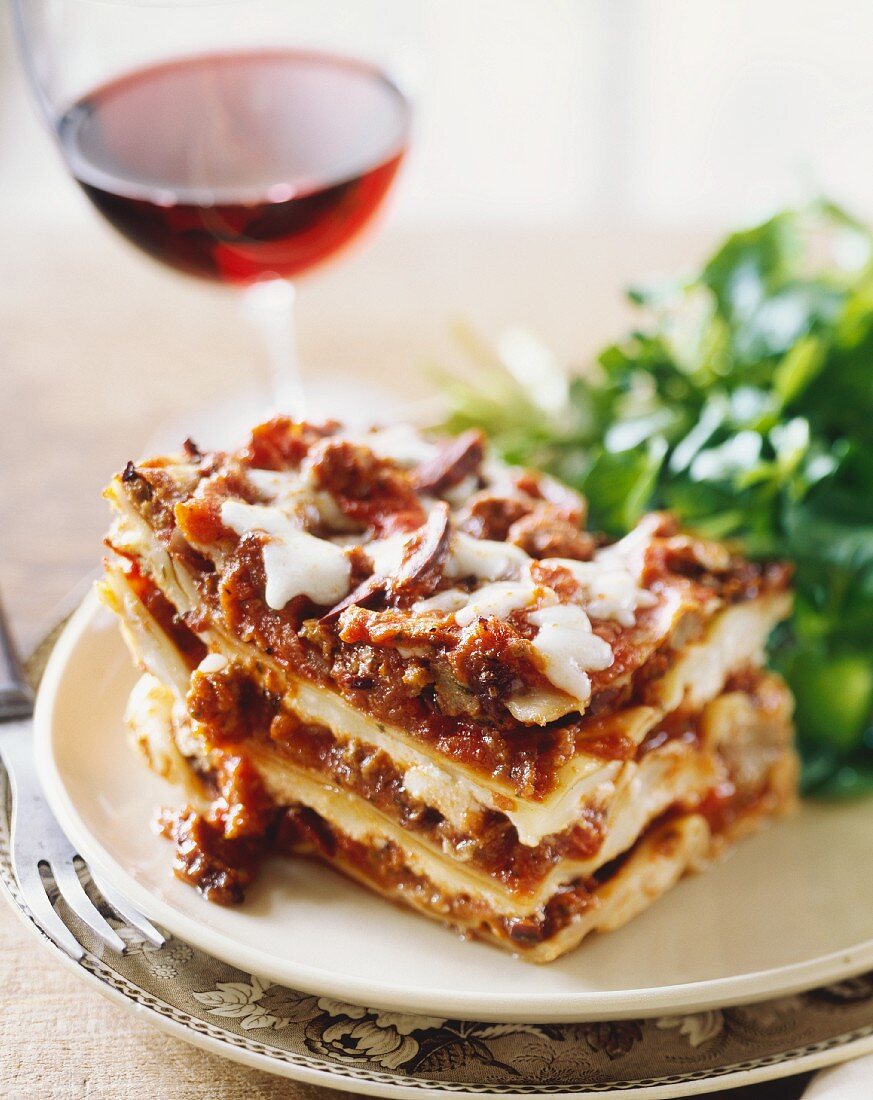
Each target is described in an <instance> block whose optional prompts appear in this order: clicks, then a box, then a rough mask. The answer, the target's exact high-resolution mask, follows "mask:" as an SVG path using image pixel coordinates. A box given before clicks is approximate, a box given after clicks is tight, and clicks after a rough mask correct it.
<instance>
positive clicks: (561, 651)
mask: <svg viewBox="0 0 873 1100" xmlns="http://www.w3.org/2000/svg"><path fill="white" fill-rule="evenodd" d="M528 621H529V622H530V623H531V624H532V625H533V626H536V627H538V628H539V629H538V630H537V632H536V635H535V636H534V639H533V646H534V648H535V649H536V650H537V652H538V653H539V654H540V655H541V656H542V658H543V663H544V665H545V669H544V671H545V674H546V678H547V679H548V680H549V682H550V683H552V684H554V685H555V687H557V688H560V689H561V691H565V692H566V693H567V694H568V695H570V696H572V697H573V698H574V699H578V700H579V702H580V703H583V704H584V703H587V702H588V700H589V699H590V698H591V677H590V676H589V675H588V673H589V672H600V671H602V670H603V669H605V668H609V666H610V665H611V664H612V662H613V660H614V656H613V652H612V648H611V646H610V645H609V644H608V643H607V642H605V641H604V640H603V639H602V638H599V637H598V636H597V635H596V634H595V633H594V632H593V631H592V629H591V620H590V619H589V618H588V616H587V615H586V613H585V611H584V610H583V609H582V608H581V607H579V606H578V605H576V604H558V605H557V606H555V607H544V608H541V609H540V610H539V611H532V612H531V613H530V614H529V615H528Z"/></svg>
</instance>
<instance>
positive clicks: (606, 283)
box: [0, 219, 800, 1100]
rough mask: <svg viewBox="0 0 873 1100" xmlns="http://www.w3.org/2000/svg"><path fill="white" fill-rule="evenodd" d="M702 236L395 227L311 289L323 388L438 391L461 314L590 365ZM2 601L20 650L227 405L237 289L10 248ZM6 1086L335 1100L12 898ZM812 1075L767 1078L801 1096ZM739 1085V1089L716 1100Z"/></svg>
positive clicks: (307, 317)
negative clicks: (165, 447)
mask: <svg viewBox="0 0 873 1100" xmlns="http://www.w3.org/2000/svg"><path fill="white" fill-rule="evenodd" d="M705 240H706V239H705V238H701V237H699V236H694V235H685V236H682V235H676V234H670V235H669V236H668V235H652V234H648V235H643V234H630V233H624V234H622V233H606V232H602V231H599V232H591V233H582V232H580V231H578V230H577V231H575V232H572V233H566V232H557V231H548V232H546V231H542V230H540V231H533V230H529V231H527V230H519V229H513V230H511V231H508V230H502V229H496V228H495V229H491V230H485V229H481V228H480V229H476V230H472V229H471V230H462V229H453V230H451V231H447V230H445V229H442V228H434V229H431V230H429V231H424V230H420V231H416V232H411V231H403V232H402V233H401V232H399V231H395V232H394V233H391V232H388V233H385V234H384V235H383V236H382V237H380V238H379V239H377V240H375V241H374V242H372V243H371V244H370V246H369V247H367V248H366V249H364V250H362V251H361V252H360V253H358V254H357V255H355V256H353V257H350V258H349V259H347V260H346V261H344V262H343V263H342V264H340V265H338V266H337V267H336V268H334V269H332V270H329V271H328V272H326V273H325V274H323V275H321V276H319V277H318V278H317V279H315V280H313V281H312V282H311V283H310V284H308V285H306V286H305V287H304V289H303V291H302V293H301V298H300V306H299V313H300V318H299V321H300V335H301V349H302V355H303V360H304V363H305V365H306V368H307V373H308V375H309V377H310V378H312V379H316V380H324V379H325V378H330V377H331V376H332V375H333V374H337V375H340V376H346V377H354V378H355V379H357V380H359V381H361V382H364V383H372V384H373V385H379V384H381V385H387V386H389V387H390V389H391V392H392V394H393V395H394V396H395V397H399V398H410V399H415V398H421V397H423V396H426V395H427V394H428V390H429V386H428V381H427V376H426V372H425V368H426V367H427V366H428V365H429V364H432V363H434V362H457V361H458V357H457V352H456V349H455V346H454V344H453V341H452V338H451V328H452V325H453V324H454V323H455V322H456V321H458V320H459V319H465V320H468V321H470V322H472V323H473V324H474V325H476V326H477V327H479V328H480V329H481V330H482V332H483V333H485V334H492V335H493V334H494V333H496V332H498V331H499V330H500V329H501V328H502V327H503V326H506V325H509V324H517V323H520V322H521V323H525V324H528V325H530V326H532V327H533V328H535V329H536V330H537V331H538V332H540V333H541V334H542V335H543V336H544V337H546V338H547V339H548V340H549V341H550V342H551V343H552V344H553V346H554V347H555V348H556V350H557V351H558V352H559V354H561V355H562V356H565V357H567V358H568V359H572V360H575V361H584V359H585V357H586V356H587V355H588V354H589V352H590V350H591V349H592V348H593V347H596V346H597V345H598V344H599V343H601V342H603V341H604V340H606V339H608V338H609V337H610V336H612V335H614V334H616V333H618V332H619V331H620V330H621V325H622V323H623V321H624V306H623V305H622V302H621V297H620V288H621V287H622V286H623V285H624V284H626V283H627V282H628V281H630V280H632V279H636V278H639V277H640V276H644V275H647V274H652V273H655V272H659V271H671V270H675V269H677V268H682V267H684V266H685V265H687V264H688V263H690V262H692V261H693V260H694V258H695V257H697V256H698V255H700V253H701V250H702V248H704V247H705ZM0 287H2V294H0V424H2V429H0V471H2V473H0V591H2V594H3V599H4V601H5V603H6V605H7V608H8V610H9V613H10V616H11V619H12V623H13V626H14V628H15V630H16V633H17V635H18V637H19V640H20V642H21V644H22V646H23V647H29V646H31V645H33V644H34V643H35V642H36V640H37V639H38V638H39V637H40V636H41V635H42V634H43V633H44V632H45V631H46V630H47V628H48V627H50V626H51V625H52V622H53V619H55V618H56V617H57V616H58V614H59V612H58V607H59V605H62V603H63V601H64V600H65V598H67V597H68V594H69V593H70V592H71V591H72V590H74V589H76V587H77V586H79V585H81V583H82V581H83V578H85V577H86V576H87V574H88V573H89V572H91V571H93V570H94V568H95V567H96V566H97V564H98V563H99V560H100V556H101V546H100V539H101V536H102V532H103V529H104V527H105V526H106V522H107V514H106V508H105V505H104V502H103V501H102V500H101V499H100V489H101V487H102V485H103V484H104V483H105V482H106V480H107V479H108V477H109V476H110V474H111V473H112V472H113V471H115V470H117V469H119V468H120V467H121V466H122V465H123V464H124V462H125V461H126V460H127V459H128V458H131V457H136V456H137V455H138V454H139V453H140V451H141V448H142V447H143V446H144V444H145V441H146V440H147V439H149V438H150V437H151V436H152V434H153V433H154V432H155V430H157V429H159V428H160V426H161V425H162V424H166V422H167V421H168V420H170V419H172V420H173V421H174V422H176V421H179V420H180V419H181V421H182V422H183V423H184V420H185V415H186V413H189V414H192V413H193V410H195V409H197V408H198V406H200V405H202V404H203V403H204V402H214V401H216V400H218V399H222V398H229V397H231V396H232V395H233V394H234V393H235V392H236V391H237V390H239V389H241V388H243V387H245V386H246V385H247V384H248V383H250V381H251V379H252V377H254V376H255V375H256V374H257V372H258V369H259V366H258V364H259V350H258V347H257V344H256V342H255V340H254V338H253V334H252V333H251V332H250V331H249V330H247V328H246V327H245V325H244V323H243V321H242V320H241V318H240V316H239V313H238V311H237V309H236V308H235V306H236V303H235V302H234V300H233V296H232V294H231V293H230V292H228V291H223V290H219V289H217V288H213V287H210V286H205V285H204V286H201V285H199V284H197V283H195V282H193V281H187V280H184V279H182V278H177V277H174V276H171V275H169V274H168V273H167V272H165V271H164V270H162V269H160V268H158V267H157V266H155V265H152V264H150V263H149V262H147V261H145V260H144V259H142V258H141V257H140V256H139V255H136V254H134V253H133V252H132V251H131V250H129V249H128V248H127V247H125V246H123V245H122V243H121V242H120V241H118V240H117V239H115V238H114V237H113V236H112V234H111V233H110V231H109V230H108V229H106V228H105V227H103V226H102V225H100V224H98V223H97V221H96V219H95V220H94V222H93V223H91V224H88V223H85V224H84V226H83V227H82V228H77V229H74V230H71V231H68V232H66V233H63V234H58V233H56V232H49V231H48V230H46V231H45V232H44V233H39V232H35V231H34V230H33V228H32V227H30V226H29V227H27V231H26V233H25V232H24V231H22V233H21V236H20V238H19V237H16V235H15V232H14V231H13V230H11V229H9V228H7V229H6V230H5V231H4V248H3V250H2V252H0ZM0 1004H2V1011H0V1096H2V1097H3V1098H4V1100H5V1098H16V1100H17V1098H18V1097H31V1096H42V1097H65V1098H66V1097H80V1096H88V1097H112V1098H119V1097H124V1098H130V1100H139V1098H148V1100H155V1098H157V1100H163V1098H164V1097H183V1096H184V1097H185V1098H186V1100H187V1098H209V1100H223V1098H228V1100H229V1098H231V1097H234V1098H235V1097H243V1096H244V1097H252V1098H264V1100H267V1098H269V1100H273V1098H278V1097H285V1098H298V1097H299V1098H303V1097H306V1098H308V1100H316V1098H318V1097H324V1098H325V1100H326V1098H327V1097H328V1096H340V1095H341V1094H340V1093H338V1092H333V1091H329V1090H326V1089H317V1088H313V1087H311V1086H304V1085H297V1084H294V1083H292V1082H288V1081H284V1080H282V1079H280V1078H274V1077H271V1076H268V1075H266V1074H262V1073H258V1072H255V1071H252V1070H249V1069H246V1068H243V1067H241V1066H237V1065H235V1064H234V1063H232V1062H228V1061H224V1060H222V1059H219V1058H217V1057H214V1056H212V1055H208V1054H205V1053H203V1052H201V1051H198V1050H196V1049H194V1048H193V1047H189V1046H187V1045H185V1044H183V1043H180V1042H179V1041H177V1040H175V1039H172V1038H169V1037H168V1036H166V1035H164V1034H162V1033H160V1032H158V1031H156V1030H153V1029H152V1028H150V1027H149V1026H147V1025H146V1024H145V1023H143V1022H141V1021H139V1020H138V1019H136V1018H134V1017H133V1016H129V1015H127V1014H125V1013H124V1012H122V1011H120V1010H119V1009H118V1008H117V1007H116V1006H114V1005H111V1004H110V1003H109V1002H107V1001H104V1000H103V999H102V998H101V997H100V996H99V995H98V994H97V993H95V992H94V991H92V990H91V989H88V988H86V987H85V986H84V985H83V984H82V983H81V981H80V980H79V979H78V978H76V976H75V975H73V974H71V973H68V972H67V971H66V970H65V969H64V968H62V967H60V966H59V965H58V964H57V962H56V960H55V959H54V958H53V957H52V956H51V954H50V953H49V952H48V951H47V950H46V949H45V948H43V947H42V946H41V945H39V944H38V943H36V942H35V941H34V940H32V939H31V937H30V935H29V934H27V933H26V932H25V930H24V929H23V928H22V926H21V925H20V924H19V922H18V921H17V919H16V918H15V916H14V915H13V913H12V912H11V911H10V909H9V908H8V907H6V906H5V905H2V904H0ZM799 1087H800V1086H799V1083H798V1082H795V1083H792V1084H789V1085H786V1086H784V1087H783V1086H776V1085H769V1086H767V1091H766V1093H764V1092H760V1093H753V1092H752V1091H751V1090H740V1092H738V1093H737V1094H736V1095H738V1096H739V1095H743V1096H752V1095H756V1096H760V1097H763V1096H764V1095H766V1096H767V1097H768V1100H776V1098H777V1097H784V1100H789V1097H794V1096H796V1095H797V1094H798V1090H799ZM720 1095H728V1094H720Z"/></svg>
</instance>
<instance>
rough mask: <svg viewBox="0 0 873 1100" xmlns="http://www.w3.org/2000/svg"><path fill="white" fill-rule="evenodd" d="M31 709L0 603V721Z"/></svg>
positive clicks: (20, 715)
mask: <svg viewBox="0 0 873 1100" xmlns="http://www.w3.org/2000/svg"><path fill="white" fill-rule="evenodd" d="M32 711H33V693H32V692H31V690H30V686H29V685H28V683H27V681H26V680H25V678H24V672H23V670H22V668H21V661H19V659H18V654H17V652H16V650H15V646H14V644H13V642H12V634H11V633H10V630H9V624H8V623H7V621H6V615H5V614H4V612H3V605H2V603H0V722H2V721H5V720H6V719H8V718H24V717H26V716H27V715H28V714H30V713H31V712H32Z"/></svg>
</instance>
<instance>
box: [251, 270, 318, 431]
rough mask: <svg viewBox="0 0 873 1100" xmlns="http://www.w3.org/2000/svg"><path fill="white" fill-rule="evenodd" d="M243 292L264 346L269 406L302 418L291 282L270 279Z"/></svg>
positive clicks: (301, 386) (301, 394)
mask: <svg viewBox="0 0 873 1100" xmlns="http://www.w3.org/2000/svg"><path fill="white" fill-rule="evenodd" d="M243 294H244V298H243V301H244V306H245V311H246V314H247V316H248V318H249V320H250V321H251V322H252V324H253V325H254V326H255V328H257V329H258V331H259V332H260V334H261V338H262V340H263V343H264V348H265V350H266V356H267V371H268V375H267V378H268V386H269V401H270V406H271V409H272V411H274V412H279V413H285V414H287V415H289V416H293V417H295V418H296V419H301V418H302V417H303V416H304V414H305V411H306V409H305V397H304V390H303V376H302V373H301V370H300V360H299V357H298V354H297V334H296V331H295V324H294V305H295V299H296V297H297V292H296V290H295V289H294V284H293V283H290V282H288V281H287V280H286V279H269V280H267V281H265V282H260V283H254V284H253V285H252V286H250V287H248V288H247V289H246V290H245V291H244V292H243Z"/></svg>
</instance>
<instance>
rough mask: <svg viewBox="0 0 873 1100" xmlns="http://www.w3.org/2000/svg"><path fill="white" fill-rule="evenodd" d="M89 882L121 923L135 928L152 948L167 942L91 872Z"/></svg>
mask: <svg viewBox="0 0 873 1100" xmlns="http://www.w3.org/2000/svg"><path fill="white" fill-rule="evenodd" d="M89 870H90V868H89ZM91 881H92V882H93V883H94V885H95V886H96V887H97V889H98V890H99V891H100V893H101V894H102V895H103V897H104V898H105V899H106V901H108V902H109V904H110V905H111V906H112V908H113V909H114V910H115V912H116V913H117V914H118V915H119V917H121V919H122V920H123V921H125V922H126V923H127V924H129V925H130V927H131V928H135V929H136V930H137V932H139V934H140V935H141V936H143V937H145V939H147V940H148V942H149V943H150V944H151V945H152V946H153V947H163V946H164V944H165V943H166V942H167V940H166V937H165V936H162V935H161V933H160V932H159V931H158V930H157V928H155V926H154V925H153V924H152V922H151V921H150V920H146V918H145V917H144V916H143V915H142V913H140V912H139V911H138V910H136V909H134V908H133V906H132V905H131V904H130V903H129V902H127V901H125V899H124V898H123V897H122V896H121V894H119V893H118V892H117V891H116V890H113V888H112V887H111V886H107V885H105V883H104V882H103V881H102V879H98V878H96V877H95V875H94V872H93V871H91Z"/></svg>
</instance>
